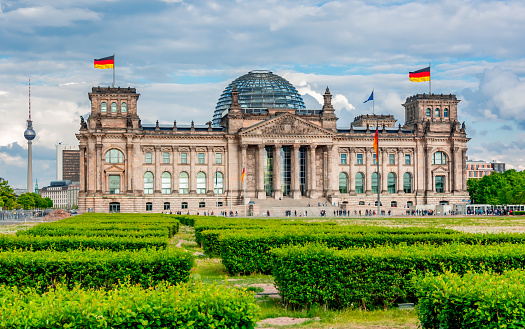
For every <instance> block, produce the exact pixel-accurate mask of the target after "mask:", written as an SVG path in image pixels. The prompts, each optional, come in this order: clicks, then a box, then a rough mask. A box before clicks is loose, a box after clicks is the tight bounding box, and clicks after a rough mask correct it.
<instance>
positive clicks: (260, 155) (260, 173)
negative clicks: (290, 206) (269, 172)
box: [256, 144, 266, 199]
mask: <svg viewBox="0 0 525 329" xmlns="http://www.w3.org/2000/svg"><path fill="white" fill-rule="evenodd" d="M256 177H257V198H258V199H266V191H265V190H264V144H258V145H257V175H256Z"/></svg>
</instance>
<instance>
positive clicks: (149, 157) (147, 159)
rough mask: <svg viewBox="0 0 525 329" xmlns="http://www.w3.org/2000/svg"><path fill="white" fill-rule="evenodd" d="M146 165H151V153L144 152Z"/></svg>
mask: <svg viewBox="0 0 525 329" xmlns="http://www.w3.org/2000/svg"><path fill="white" fill-rule="evenodd" d="M146 163H151V152H146Z"/></svg>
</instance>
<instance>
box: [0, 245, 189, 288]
mask: <svg viewBox="0 0 525 329" xmlns="http://www.w3.org/2000/svg"><path fill="white" fill-rule="evenodd" d="M193 264H194V257H193V255H191V254H190V253H186V252H184V251H183V250H180V249H166V250H155V249H141V250H135V251H120V252H113V251H104V250H72V251H69V252H65V253H61V252H56V251H52V250H49V251H35V252H26V251H6V252H1V253H0V284H5V285H8V286H19V287H34V288H36V289H39V290H42V291H44V290H46V289H47V287H48V286H50V285H53V284H56V283H63V284H64V285H65V286H67V287H69V288H72V287H73V286H75V285H80V286H81V287H90V288H98V287H112V286H115V285H116V284H118V282H119V281H125V280H129V282H130V283H132V284H141V285H142V286H144V287H149V286H153V285H156V284H157V283H159V282H161V281H168V282H171V283H178V282H185V281H187V280H188V278H189V275H190V270H191V268H192V267H193Z"/></svg>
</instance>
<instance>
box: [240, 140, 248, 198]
mask: <svg viewBox="0 0 525 329" xmlns="http://www.w3.org/2000/svg"><path fill="white" fill-rule="evenodd" d="M240 147H241V161H240V162H239V164H240V168H239V182H240V183H241V185H239V195H242V196H244V191H245V190H246V188H245V186H246V179H247V177H248V173H247V172H246V170H247V169H248V168H246V152H247V150H248V145H247V144H241V146H240ZM243 169H244V180H243V179H242V171H243Z"/></svg>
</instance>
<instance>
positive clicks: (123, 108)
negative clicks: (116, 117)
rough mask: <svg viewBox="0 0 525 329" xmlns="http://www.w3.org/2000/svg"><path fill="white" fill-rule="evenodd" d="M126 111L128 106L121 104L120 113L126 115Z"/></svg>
mask: <svg viewBox="0 0 525 329" xmlns="http://www.w3.org/2000/svg"><path fill="white" fill-rule="evenodd" d="M127 111H128V104H126V102H124V103H122V105H121V106H120V112H122V113H126V112H127Z"/></svg>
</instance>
